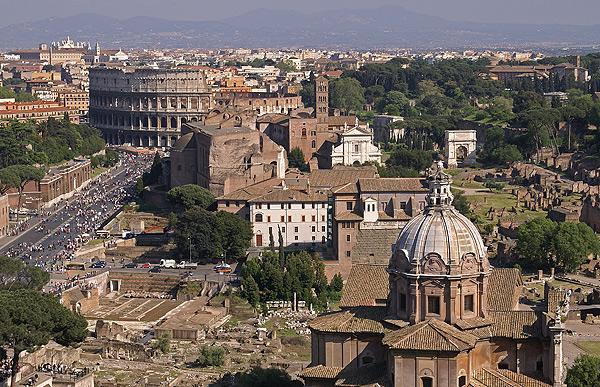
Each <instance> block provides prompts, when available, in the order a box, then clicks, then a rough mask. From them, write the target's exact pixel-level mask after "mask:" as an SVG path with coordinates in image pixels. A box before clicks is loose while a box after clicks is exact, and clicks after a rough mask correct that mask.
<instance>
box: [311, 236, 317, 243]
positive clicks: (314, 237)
mask: <svg viewBox="0 0 600 387" xmlns="http://www.w3.org/2000/svg"><path fill="white" fill-rule="evenodd" d="M316 239H317V237H316V236H314V235H313V236H312V240H313V241H314V240H316ZM313 245H314V243H313Z"/></svg>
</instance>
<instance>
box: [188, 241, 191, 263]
mask: <svg viewBox="0 0 600 387" xmlns="http://www.w3.org/2000/svg"><path fill="white" fill-rule="evenodd" d="M188 242H189V245H190V257H189V259H188V262H189V263H192V237H191V236H189V237H188Z"/></svg>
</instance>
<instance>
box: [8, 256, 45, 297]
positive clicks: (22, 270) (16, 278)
mask: <svg viewBox="0 0 600 387" xmlns="http://www.w3.org/2000/svg"><path fill="white" fill-rule="evenodd" d="M49 280H50V274H49V273H48V272H47V271H44V270H42V269H40V268H39V267H35V266H27V265H25V263H23V261H21V260H20V259H17V258H9V257H5V256H0V289H2V290H17V289H33V290H42V288H43V287H44V285H46V284H47V283H48V281H49Z"/></svg>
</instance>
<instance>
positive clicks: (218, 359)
mask: <svg viewBox="0 0 600 387" xmlns="http://www.w3.org/2000/svg"><path fill="white" fill-rule="evenodd" d="M223 364H225V350H224V349H223V348H222V347H217V346H216V345H210V346H209V345H203V346H202V348H200V353H199V354H198V359H196V362H195V365H197V366H198V367H221V366H222V365H223Z"/></svg>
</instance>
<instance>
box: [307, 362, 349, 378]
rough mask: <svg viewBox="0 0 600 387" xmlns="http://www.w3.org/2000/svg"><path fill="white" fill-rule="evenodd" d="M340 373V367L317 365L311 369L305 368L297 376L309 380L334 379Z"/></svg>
mask: <svg viewBox="0 0 600 387" xmlns="http://www.w3.org/2000/svg"><path fill="white" fill-rule="evenodd" d="M340 372H342V368H340V367H326V366H324V365H321V364H319V365H316V366H313V367H306V368H305V369H303V370H302V372H300V374H299V376H300V377H301V378H310V379H336V378H337V376H338V374H339V373H340Z"/></svg>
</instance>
